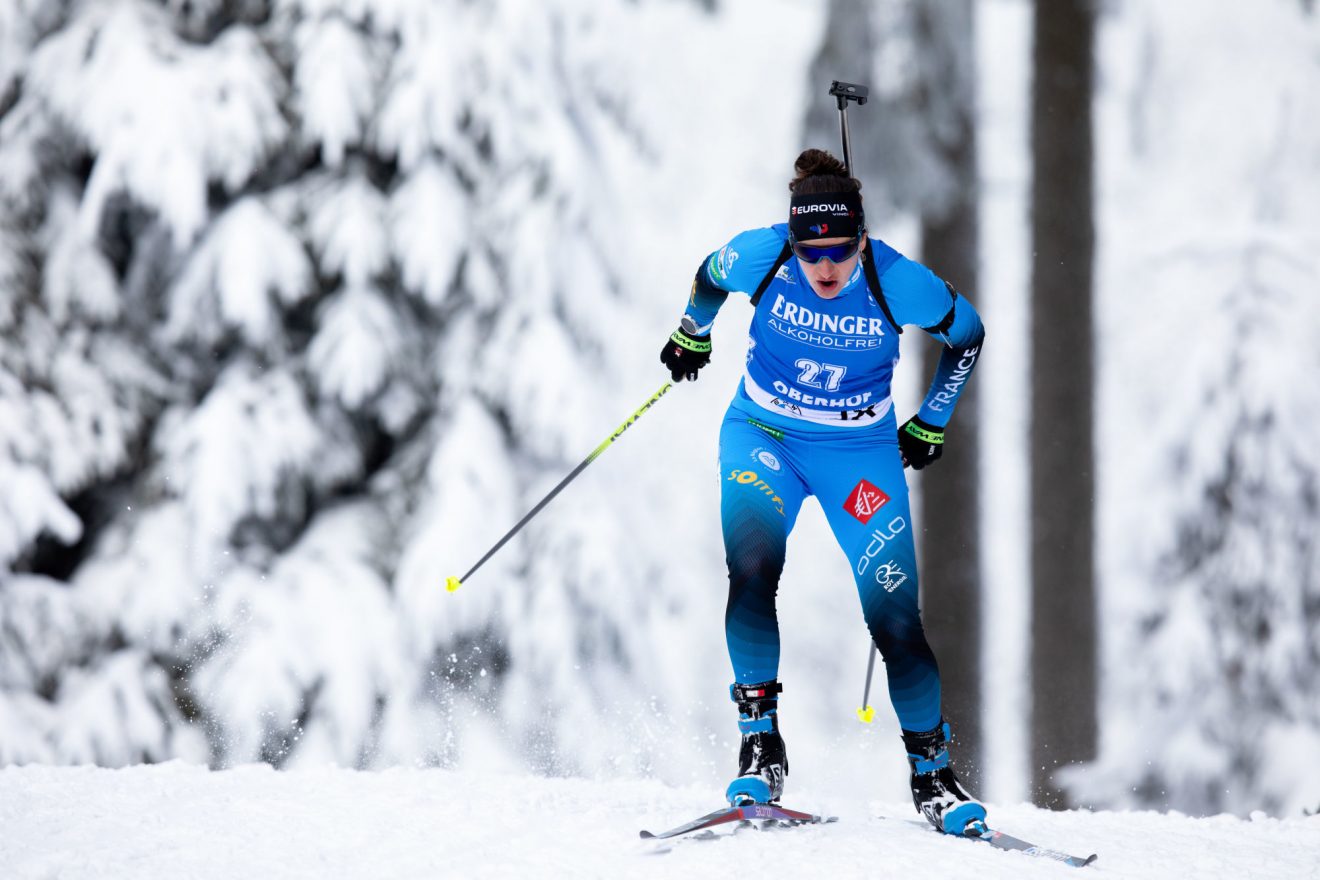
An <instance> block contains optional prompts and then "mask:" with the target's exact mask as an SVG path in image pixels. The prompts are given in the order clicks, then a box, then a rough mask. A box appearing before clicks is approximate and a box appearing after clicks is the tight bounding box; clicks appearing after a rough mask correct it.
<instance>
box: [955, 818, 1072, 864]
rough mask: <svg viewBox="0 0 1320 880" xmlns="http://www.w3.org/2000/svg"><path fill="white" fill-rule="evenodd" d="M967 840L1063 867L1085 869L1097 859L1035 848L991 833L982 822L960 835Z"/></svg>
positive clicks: (999, 832) (999, 833)
mask: <svg viewBox="0 0 1320 880" xmlns="http://www.w3.org/2000/svg"><path fill="white" fill-rule="evenodd" d="M960 836H962V837H965V838H967V839H968V840H983V841H985V842H986V843H988V844H990V845H991V846H993V847H994V848H995V849H1002V850H1006V851H1008V852H1020V853H1023V854H1025V855H1029V856H1038V857H1040V858H1042V859H1052V860H1054V861H1056V862H1063V863H1064V864H1065V865H1072V866H1073V867H1074V868H1085V867H1086V866H1087V865H1089V864H1091V863H1092V862H1094V861H1095V860H1096V858H1098V857H1097V856H1096V854H1095V853H1092V854H1091V855H1089V856H1087V857H1086V858H1081V857H1080V856H1070V855H1068V854H1067V853H1065V852H1059V851H1058V850H1056V849H1046V848H1045V847H1043V846H1036V844H1034V843H1028V842H1027V841H1025V840H1020V839H1019V838H1016V837H1013V836H1011V835H1008V834H1005V833H1004V832H1002V831H993V830H991V829H990V828H989V827H987V826H986V824H985V823H984V822H971V823H969V824H968V826H967V830H966V831H964V832H963V833H962V835H960Z"/></svg>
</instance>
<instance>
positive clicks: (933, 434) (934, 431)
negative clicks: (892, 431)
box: [903, 416, 944, 445]
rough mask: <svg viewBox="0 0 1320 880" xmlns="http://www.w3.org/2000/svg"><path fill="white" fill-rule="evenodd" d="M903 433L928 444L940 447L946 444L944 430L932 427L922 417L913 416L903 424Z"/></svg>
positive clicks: (936, 426)
mask: <svg viewBox="0 0 1320 880" xmlns="http://www.w3.org/2000/svg"><path fill="white" fill-rule="evenodd" d="M903 432H904V433H906V434H910V435H911V436H913V437H915V438H917V439H918V440H923V441H925V442H926V443H933V444H936V445H940V444H943V443H944V428H942V427H940V426H939V425H932V424H931V423H930V422H927V421H926V420H924V419H922V418H921V417H920V416H913V417H912V418H910V419H908V420H907V422H905V423H904V424H903Z"/></svg>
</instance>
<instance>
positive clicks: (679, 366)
mask: <svg viewBox="0 0 1320 880" xmlns="http://www.w3.org/2000/svg"><path fill="white" fill-rule="evenodd" d="M787 236H788V232H787V227H784V226H772V227H768V228H765V229H751V230H748V231H747V232H743V233H740V234H738V235H736V236H734V238H733V241H731V242H729V243H728V244H727V245H725V246H724V247H722V248H720V249H719V250H717V251H715V252H714V253H712V254H711V255H710V256H708V257H706V259H704V260H702V261H701V265H700V266H698V267H697V274H696V277H695V278H693V279H692V290H691V292H690V293H689V294H688V303H687V308H685V309H684V310H683V319H682V321H681V322H680V323H679V327H678V329H677V330H675V331H674V332H673V333H672V334H670V337H669V340H668V341H667V342H665V347H664V348H662V349H661V350H660V362H661V363H663V364H664V365H665V367H666V368H667V369H668V370H669V372H670V375H671V376H673V379H674V381H675V382H681V381H682V380H683V379H684V378H687V379H689V380H695V379H696V378H697V373H698V372H700V370H701V368H702V367H704V366H705V365H706V364H707V363H709V362H710V352H711V342H710V329H711V327H712V326H714V324H715V316H716V315H717V314H718V313H719V310H720V307H721V306H722V305H724V301H725V300H726V299H727V298H728V296H729V291H732V290H742V291H751V290H755V289H756V287H757V286H758V285H759V284H760V282H761V279H762V278H763V277H764V276H765V275H766V273H767V272H769V271H770V268H771V267H772V266H773V265H774V263H775V260H776V259H777V258H778V256H779V252H780V251H781V250H782V249H783V247H784V242H785V241H786V240H787Z"/></svg>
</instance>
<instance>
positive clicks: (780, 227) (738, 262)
mask: <svg viewBox="0 0 1320 880" xmlns="http://www.w3.org/2000/svg"><path fill="white" fill-rule="evenodd" d="M786 241H788V225H787V224H785V223H780V224H776V225H774V226H764V227H761V228H759V229H748V230H745V231H743V232H740V233H738V234H737V235H735V236H734V237H733V238H732V239H730V240H729V243H728V244H726V245H725V246H724V247H722V248H720V249H719V250H717V251H715V252H714V253H713V254H711V255H710V257H709V258H708V259H707V260H706V277H707V279H708V280H709V281H710V282H711V283H712V284H714V285H715V286H717V287H720V288H723V289H724V290H743V291H752V290H755V289H756V288H757V286H758V285H759V284H760V283H761V279H762V278H764V277H765V274H766V273H767V272H769V271H770V267H771V266H773V265H774V263H775V260H776V259H778V258H779V254H780V252H781V251H782V250H783V249H784V243H785V242H786Z"/></svg>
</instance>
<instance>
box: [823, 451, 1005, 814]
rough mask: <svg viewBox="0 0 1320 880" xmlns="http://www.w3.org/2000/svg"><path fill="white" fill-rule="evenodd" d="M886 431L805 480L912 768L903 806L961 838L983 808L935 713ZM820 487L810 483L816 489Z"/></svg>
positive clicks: (913, 566) (898, 464) (897, 471)
mask: <svg viewBox="0 0 1320 880" xmlns="http://www.w3.org/2000/svg"><path fill="white" fill-rule="evenodd" d="M893 436H894V435H893V434H892V433H889V432H885V434H884V435H882V437H883V439H884V440H885V441H887V442H882V443H879V444H873V445H872V446H871V448H870V449H866V448H865V444H863V443H860V442H852V443H849V442H847V441H845V442H843V443H841V444H840V445H841V446H843V447H846V451H845V450H844V449H840V450H831V454H830V456H829V458H828V465H829V467H828V469H827V471H826V475H825V476H823V477H822V478H821V479H819V480H816V474H815V472H814V471H813V473H812V478H813V482H812V483H811V485H812V487H813V488H814V489H816V494H817V495H818V496H819V498H820V502H821V507H822V508H823V509H824V510H825V513H826V516H827V517H828V518H829V521H830V525H831V527H832V529H833V531H834V536H835V538H836V539H837V540H838V541H839V546H841V547H842V548H843V551H844V552H845V553H846V554H847V555H848V560H849V562H850V563H851V564H852V568H853V576H854V578H855V579H856V582H857V592H858V595H859V596H860V597H861V600H862V613H863V615H864V617H865V618H866V625H867V627H868V628H869V629H870V631H871V637H872V638H873V639H874V640H875V643H876V645H877V646H878V647H879V648H880V654H881V656H883V657H884V660H885V671H886V673H887V674H888V678H889V698H890V701H891V702H892V703H893V704H894V711H895V712H896V713H897V714H898V720H899V724H900V725H901V726H902V728H903V743H904V745H905V747H906V749H907V753H908V763H909V764H910V765H911V767H912V778H911V784H912V801H913V803H914V804H915V805H916V808H917V810H918V811H919V812H920V813H922V815H924V816H925V817H926V818H927V820H928V821H929V822H930V823H931V824H932V825H934V826H935V827H936V828H937V829H939V830H941V831H944V832H947V833H950V834H961V833H963V831H964V829H966V828H967V827H968V826H969V825H971V824H973V823H982V824H983V823H984V819H985V807H984V806H982V805H981V804H980V803H978V802H977V801H976V800H975V799H973V798H972V797H971V796H970V795H969V794H968V793H967V792H966V791H965V790H964V789H963V787H962V785H961V784H960V783H959V782H958V777H957V776H956V775H955V774H954V772H953V767H952V766H951V765H950V764H949V751H948V745H947V733H948V728H947V725H945V724H944V722H943V718H942V716H941V713H940V672H939V667H938V666H937V665H936V663H935V655H934V653H933V652H932V651H931V649H930V645H929V644H928V643H927V641H926V633H925V630H924V629H923V627H922V625H921V612H920V610H919V608H918V604H917V557H916V546H915V544H914V541H913V536H912V527H911V525H910V524H911V522H912V514H911V510H910V508H909V506H908V494H907V481H906V480H905V478H904V476H903V465H902V461H901V459H900V458H899V455H898V447H897V443H896V442H894V441H893V440H892V438H893ZM818 483H819V485H818Z"/></svg>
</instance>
